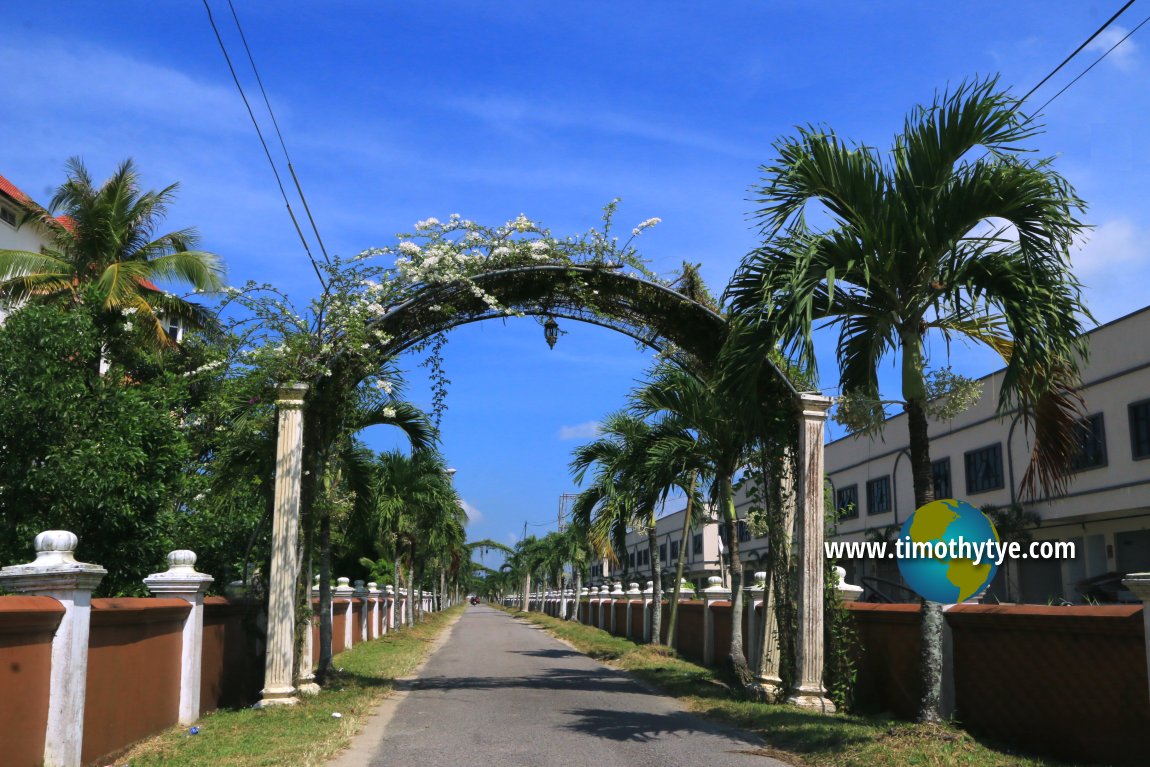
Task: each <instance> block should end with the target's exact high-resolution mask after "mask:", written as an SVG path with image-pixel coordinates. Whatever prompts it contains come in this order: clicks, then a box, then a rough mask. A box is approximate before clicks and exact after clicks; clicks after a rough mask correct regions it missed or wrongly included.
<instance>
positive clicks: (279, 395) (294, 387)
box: [276, 383, 309, 409]
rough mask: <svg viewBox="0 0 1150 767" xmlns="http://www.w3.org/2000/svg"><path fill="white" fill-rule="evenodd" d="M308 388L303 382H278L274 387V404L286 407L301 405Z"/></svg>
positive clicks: (292, 407)
mask: <svg viewBox="0 0 1150 767" xmlns="http://www.w3.org/2000/svg"><path fill="white" fill-rule="evenodd" d="M308 388H309V387H308V385H307V384H305V383H289V384H280V385H279V386H277V387H276V406H277V407H281V408H287V409H298V408H301V407H303V400H304V397H305V396H307V390H308Z"/></svg>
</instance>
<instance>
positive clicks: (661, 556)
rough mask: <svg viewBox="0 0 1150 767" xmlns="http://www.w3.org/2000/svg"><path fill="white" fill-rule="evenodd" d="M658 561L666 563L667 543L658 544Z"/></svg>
mask: <svg viewBox="0 0 1150 767" xmlns="http://www.w3.org/2000/svg"><path fill="white" fill-rule="evenodd" d="M659 562H661V563H662V564H664V565H665V564H667V544H665V543H660V544H659Z"/></svg>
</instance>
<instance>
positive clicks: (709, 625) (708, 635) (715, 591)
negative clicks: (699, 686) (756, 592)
mask: <svg viewBox="0 0 1150 767" xmlns="http://www.w3.org/2000/svg"><path fill="white" fill-rule="evenodd" d="M707 584H708V585H707V588H705V589H703V665H704V666H710V665H713V664H714V663H715V614H714V612H712V610H711V605H713V604H714V603H715V602H729V601H730V599H731V590H730V589H728V588H725V587H724V586H723V579H722V578H721V577H720V576H718V575H712V576H711V577H710V578H708V579H707Z"/></svg>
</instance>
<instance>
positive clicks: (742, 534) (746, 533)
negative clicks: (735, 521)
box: [738, 519, 751, 543]
mask: <svg viewBox="0 0 1150 767" xmlns="http://www.w3.org/2000/svg"><path fill="white" fill-rule="evenodd" d="M738 531H739V543H746V542H747V541H749V540H751V528H749V527H747V523H746V522H745V521H743V520H741V519H740V520H739V527H738Z"/></svg>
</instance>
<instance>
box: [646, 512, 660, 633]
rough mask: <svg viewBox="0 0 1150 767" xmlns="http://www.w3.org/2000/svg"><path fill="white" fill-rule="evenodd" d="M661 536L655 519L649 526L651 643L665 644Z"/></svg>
mask: <svg viewBox="0 0 1150 767" xmlns="http://www.w3.org/2000/svg"><path fill="white" fill-rule="evenodd" d="M658 544H659V536H658V534H657V533H656V532H655V524H654V520H651V524H650V525H649V526H648V527H647V545H648V546H649V547H650V549H651V584H652V586H651V587H652V589H653V590H654V594H653V595H652V599H651V610H652V613H651V644H663V578H662V576H661V575H660V574H659V568H660V567H661V565H660V563H659V545H658Z"/></svg>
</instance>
